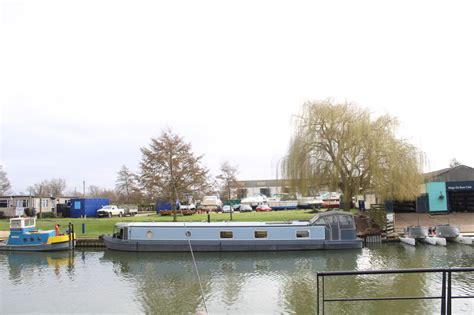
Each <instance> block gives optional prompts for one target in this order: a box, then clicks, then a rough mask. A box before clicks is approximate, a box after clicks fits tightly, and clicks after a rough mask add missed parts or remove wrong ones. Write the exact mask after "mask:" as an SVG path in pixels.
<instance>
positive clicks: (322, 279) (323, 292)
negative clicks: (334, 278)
mask: <svg viewBox="0 0 474 315" xmlns="http://www.w3.org/2000/svg"><path fill="white" fill-rule="evenodd" d="M322 281H323V300H322V303H323V314H324V276H323V279H322Z"/></svg>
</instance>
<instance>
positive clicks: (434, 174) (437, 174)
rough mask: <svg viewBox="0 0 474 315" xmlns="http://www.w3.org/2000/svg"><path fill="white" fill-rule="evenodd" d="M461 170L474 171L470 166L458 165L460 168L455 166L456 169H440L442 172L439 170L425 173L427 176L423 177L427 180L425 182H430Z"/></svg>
mask: <svg viewBox="0 0 474 315" xmlns="http://www.w3.org/2000/svg"><path fill="white" fill-rule="evenodd" d="M459 169H468V170H469V171H474V168H472V167H470V166H466V165H458V166H455V167H447V168H443V169H440V170H437V171H433V172H429V173H425V174H423V177H424V178H425V180H430V179H433V178H438V177H440V176H443V175H446V174H447V173H449V172H452V171H455V170H459Z"/></svg>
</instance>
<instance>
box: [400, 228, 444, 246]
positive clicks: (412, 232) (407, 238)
mask: <svg viewBox="0 0 474 315" xmlns="http://www.w3.org/2000/svg"><path fill="white" fill-rule="evenodd" d="M427 237H428V228H426V227H424V226H418V225H416V226H408V227H406V228H405V234H404V236H403V237H400V241H402V242H403V243H405V244H409V245H415V244H416V242H417V241H421V242H426V243H428V244H432V245H436V240H432V239H427Z"/></svg>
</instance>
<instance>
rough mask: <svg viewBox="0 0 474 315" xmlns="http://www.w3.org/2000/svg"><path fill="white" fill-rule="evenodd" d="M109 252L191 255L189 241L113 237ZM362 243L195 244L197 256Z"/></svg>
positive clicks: (108, 239) (108, 243) (353, 246)
mask: <svg viewBox="0 0 474 315" xmlns="http://www.w3.org/2000/svg"><path fill="white" fill-rule="evenodd" d="M103 240H104V243H105V246H106V247H107V248H108V249H112V250H118V251H130V252H189V251H190V248H189V242H188V241H186V240H163V241H157V240H149V241H148V240H121V239H117V238H114V237H112V236H104V237H103ZM362 245H363V241H362V240H361V239H355V240H337V241H327V240H259V241H258V242H255V241H251V240H241V241H240V240H229V241H223V240H193V241H192V242H191V246H192V250H193V251H196V252H239V251H241V252H243V251H294V250H318V249H359V248H362Z"/></svg>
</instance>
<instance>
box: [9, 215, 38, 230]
mask: <svg viewBox="0 0 474 315" xmlns="http://www.w3.org/2000/svg"><path fill="white" fill-rule="evenodd" d="M35 225H36V219H35V218H29V217H28V218H13V219H10V229H20V228H27V227H35Z"/></svg>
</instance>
